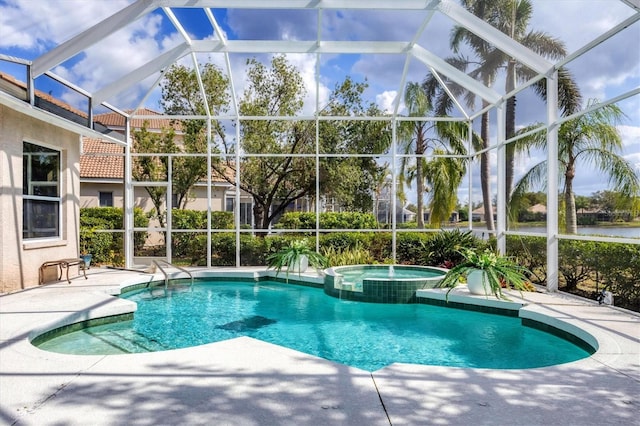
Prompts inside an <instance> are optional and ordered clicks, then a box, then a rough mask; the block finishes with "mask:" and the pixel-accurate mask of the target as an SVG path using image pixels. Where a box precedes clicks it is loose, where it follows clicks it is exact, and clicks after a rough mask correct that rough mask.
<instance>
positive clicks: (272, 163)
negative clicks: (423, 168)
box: [214, 55, 390, 229]
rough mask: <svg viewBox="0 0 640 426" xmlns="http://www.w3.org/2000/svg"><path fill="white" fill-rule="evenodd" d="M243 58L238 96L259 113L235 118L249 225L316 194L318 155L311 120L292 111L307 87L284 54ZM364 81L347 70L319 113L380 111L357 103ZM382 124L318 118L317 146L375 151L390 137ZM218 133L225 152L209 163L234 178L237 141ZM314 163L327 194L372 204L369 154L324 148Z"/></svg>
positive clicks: (357, 206) (260, 224)
mask: <svg viewBox="0 0 640 426" xmlns="http://www.w3.org/2000/svg"><path fill="white" fill-rule="evenodd" d="M247 66H248V71H247V77H248V85H247V87H246V89H245V92H244V95H243V97H242V99H241V101H240V103H239V109H240V113H241V115H243V116H246V117H265V118H264V119H263V118H260V119H255V120H254V119H245V120H243V121H242V122H241V125H240V136H241V140H240V146H239V149H240V150H241V152H242V156H241V162H240V189H241V190H243V191H245V192H247V193H249V194H251V196H252V197H253V201H254V209H253V215H254V223H255V226H256V227H257V228H260V229H267V228H268V227H269V225H270V224H271V223H272V222H273V221H274V220H275V219H276V218H277V217H279V216H280V215H281V214H282V213H283V212H284V211H285V209H286V207H287V206H289V205H290V204H291V203H292V202H294V201H296V200H298V199H301V198H303V197H310V198H311V199H315V193H316V183H315V182H316V173H315V171H316V162H315V158H314V157H313V156H312V154H315V153H316V144H315V140H316V121H315V120H314V121H310V120H306V121H305V120H294V119H291V117H295V116H296V115H298V114H299V113H300V111H301V110H302V107H303V100H304V96H305V93H306V90H305V87H304V83H303V81H302V77H301V76H300V73H299V71H298V70H297V69H296V68H295V67H294V66H293V65H291V64H289V63H288V62H287V60H286V58H285V57H284V56H282V55H279V56H275V57H273V58H272V60H271V63H270V65H269V66H266V65H264V64H262V63H260V62H258V61H257V60H256V59H249V60H248V61H247ZM366 87H367V85H366V83H355V82H353V81H352V80H351V79H350V78H347V79H346V80H345V81H344V82H343V83H341V84H338V85H336V88H335V89H334V91H333V92H332V94H331V95H330V98H329V102H328V104H327V106H325V108H323V109H322V111H320V112H319V114H320V115H361V114H380V111H378V110H377V108H375V105H373V104H369V105H368V106H363V101H362V93H363V92H364V90H365V89H366ZM283 117H285V118H284V119H283ZM387 129H388V123H386V122H384V123H379V122H364V121H359V120H353V121H351V120H339V121H338V122H337V123H336V122H333V121H332V122H328V121H321V122H320V128H319V129H318V131H319V132H320V141H321V146H320V152H321V153H323V154H329V155H332V154H344V153H355V152H377V151H380V150H382V148H380V146H382V147H384V146H388V143H389V142H388V141H389V140H390V137H389V135H388V133H389V132H388V131H387ZM221 141H222V145H223V149H224V153H225V154H227V155H225V156H224V157H223V161H221V162H220V163H217V164H214V168H215V169H216V172H217V173H218V174H219V176H220V177H222V178H223V179H225V180H226V181H228V182H229V183H230V184H232V185H234V186H235V185H236V181H235V175H236V173H238V167H237V166H238V165H236V164H235V158H234V156H233V154H234V153H235V151H236V146H235V144H234V143H232V142H230V141H227V140H226V139H225V138H221ZM385 144H386V145H385ZM318 166H319V167H318V170H319V173H320V174H319V176H317V178H318V179H319V181H320V192H321V193H322V194H323V195H324V196H325V197H327V198H331V197H335V198H337V199H338V200H339V202H340V204H341V205H342V206H343V207H348V208H351V209H353V210H362V211H364V210H365V209H367V210H368V209H371V205H372V195H373V189H372V188H373V181H374V176H375V173H376V172H378V171H379V170H380V168H381V166H378V165H377V163H376V162H375V160H374V159H372V158H343V157H340V156H339V155H338V156H331V157H329V156H328V157H326V158H325V157H323V158H322V159H321V161H320V164H319V165H318ZM316 201H317V200H316Z"/></svg>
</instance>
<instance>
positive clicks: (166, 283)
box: [153, 260, 193, 293]
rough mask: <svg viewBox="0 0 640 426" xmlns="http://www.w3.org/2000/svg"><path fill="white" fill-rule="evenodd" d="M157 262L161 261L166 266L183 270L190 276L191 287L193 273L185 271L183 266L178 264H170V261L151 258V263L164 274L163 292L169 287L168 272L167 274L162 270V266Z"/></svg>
mask: <svg viewBox="0 0 640 426" xmlns="http://www.w3.org/2000/svg"><path fill="white" fill-rule="evenodd" d="M159 262H163V263H165V264H167V265H168V266H170V267H172V268H176V269H178V270H180V271H182V272H184V273H185V274H187V275H189V278H191V287H193V275H192V274H191V272H189V271H187V270H186V269H185V268H182V267H180V266H176V265H172V264H171V263H169V262H167V261H166V260H160V261H158V260H153V263H154V264H155V265H156V266H157V267H158V269H160V271H162V273H163V274H164V291H165V293H166V292H167V288H168V287H169V274H167V272H166V271H165V270H164V268H163V267H162V266H160V263H159Z"/></svg>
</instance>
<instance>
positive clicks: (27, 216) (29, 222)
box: [22, 139, 64, 242]
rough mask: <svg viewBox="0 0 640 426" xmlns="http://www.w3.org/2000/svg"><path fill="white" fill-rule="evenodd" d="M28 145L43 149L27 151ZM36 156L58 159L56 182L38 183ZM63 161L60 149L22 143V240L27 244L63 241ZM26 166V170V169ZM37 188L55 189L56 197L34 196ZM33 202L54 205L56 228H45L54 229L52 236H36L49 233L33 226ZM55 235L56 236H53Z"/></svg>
mask: <svg viewBox="0 0 640 426" xmlns="http://www.w3.org/2000/svg"><path fill="white" fill-rule="evenodd" d="M26 144H29V145H32V146H35V147H37V148H40V149H43V150H42V151H27V150H26V148H27V147H26ZM34 155H39V156H42V155H48V156H55V157H56V159H57V170H56V172H57V176H56V180H46V181H37V180H34V179H33V168H32V166H33V164H32V158H31V157H33V156H34ZM25 157H28V160H27V161H26V162H25ZM62 161H63V152H62V150H61V149H60V147H53V146H50V145H48V144H44V143H41V142H35V141H32V140H28V139H25V140H23V141H22V164H23V171H22V173H23V174H22V176H23V179H22V240H23V241H25V242H37V241H53V240H60V239H62V235H63V223H64V221H63V220H62V218H63V190H62V183H63V182H62V181H63V179H62V171H63V167H62ZM25 165H26V169H24V167H25ZM37 187H55V188H56V195H55V196H52V195H36V194H34V192H35V188H37ZM33 201H36V202H38V201H40V202H48V203H54V208H53V209H52V211H53V214H55V215H56V216H55V222H56V226H54V227H53V228H52V227H48V228H43V229H53V232H51V231H49V234H50V235H34V234H37V233H40V234H47V231H46V230H45V231H40V232H39V231H38V228H36V227H35V226H33V222H34V221H35V220H36V217H31V208H30V206H29V204H30V203H31V202H33ZM51 234H54V235H51Z"/></svg>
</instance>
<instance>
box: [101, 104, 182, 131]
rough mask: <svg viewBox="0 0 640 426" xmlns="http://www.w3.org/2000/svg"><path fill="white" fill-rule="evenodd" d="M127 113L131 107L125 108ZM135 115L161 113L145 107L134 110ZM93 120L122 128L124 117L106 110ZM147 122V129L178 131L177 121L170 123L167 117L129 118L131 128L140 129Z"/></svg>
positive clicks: (113, 127) (115, 127) (179, 128)
mask: <svg viewBox="0 0 640 426" xmlns="http://www.w3.org/2000/svg"><path fill="white" fill-rule="evenodd" d="M124 112H126V113H127V114H131V113H132V112H133V110H132V109H128V110H125V111H124ZM136 115H158V116H160V115H161V114H160V113H159V112H157V111H153V110H151V109H147V108H141V109H138V110H136ZM93 121H95V122H96V123H100V124H102V125H104V126H106V127H109V128H110V129H124V117H123V116H122V115H120V114H118V113H116V112H107V113H104V114H98V115H96V116H94V117H93ZM145 121H146V122H147V129H149V130H162V129H171V128H173V129H174V130H175V131H180V130H181V126H180V123H179V122H176V123H174V124H172V123H171V120H170V119H168V118H158V119H148V118H147V119H142V118H134V119H132V120H131V124H130V125H131V128H132V129H141V128H142V126H143V124H144V122H145Z"/></svg>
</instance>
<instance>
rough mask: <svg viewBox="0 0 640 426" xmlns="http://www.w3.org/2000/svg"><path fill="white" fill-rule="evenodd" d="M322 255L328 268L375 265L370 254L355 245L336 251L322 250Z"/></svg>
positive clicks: (329, 248) (330, 249)
mask: <svg viewBox="0 0 640 426" xmlns="http://www.w3.org/2000/svg"><path fill="white" fill-rule="evenodd" d="M322 254H323V255H324V256H325V257H326V258H327V262H328V264H329V266H344V265H369V264H372V263H376V262H375V259H374V258H373V256H372V255H371V252H370V251H369V250H367V249H365V248H362V247H360V245H359V244H356V245H355V247H348V248H345V249H342V250H341V249H337V248H335V247H328V248H325V249H323V250H322Z"/></svg>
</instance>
